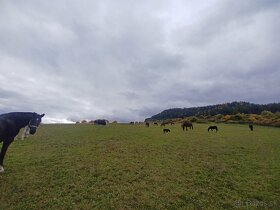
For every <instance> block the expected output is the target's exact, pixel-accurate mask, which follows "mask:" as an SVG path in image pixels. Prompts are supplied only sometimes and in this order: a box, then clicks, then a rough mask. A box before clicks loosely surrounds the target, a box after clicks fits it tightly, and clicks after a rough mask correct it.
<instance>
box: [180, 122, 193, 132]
mask: <svg viewBox="0 0 280 210" xmlns="http://www.w3.org/2000/svg"><path fill="white" fill-rule="evenodd" d="M181 126H182V128H183V131H184V130H185V128H186V131H187V130H188V127H189V128H190V129H191V130H193V124H192V123H191V122H188V121H185V122H183V123H182V125H181Z"/></svg>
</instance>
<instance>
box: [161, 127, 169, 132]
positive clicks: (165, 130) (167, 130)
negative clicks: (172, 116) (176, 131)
mask: <svg viewBox="0 0 280 210" xmlns="http://www.w3.org/2000/svg"><path fill="white" fill-rule="evenodd" d="M162 131H163V133H168V132H170V129H168V128H164V129H163V130H162Z"/></svg>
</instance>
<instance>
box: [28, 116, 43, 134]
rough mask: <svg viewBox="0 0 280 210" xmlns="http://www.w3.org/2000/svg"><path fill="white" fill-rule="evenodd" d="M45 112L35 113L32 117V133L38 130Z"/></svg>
mask: <svg viewBox="0 0 280 210" xmlns="http://www.w3.org/2000/svg"><path fill="white" fill-rule="evenodd" d="M44 116H45V114H41V115H40V114H37V113H33V116H32V118H31V119H30V121H29V123H28V127H29V129H30V131H29V133H30V134H31V135H33V134H35V133H36V130H37V128H38V126H39V125H40V123H41V121H42V117H44Z"/></svg>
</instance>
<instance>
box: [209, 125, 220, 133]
mask: <svg viewBox="0 0 280 210" xmlns="http://www.w3.org/2000/svg"><path fill="white" fill-rule="evenodd" d="M209 130H211V131H213V130H216V132H217V131H218V127H217V126H215V125H214V126H209V127H208V132H209Z"/></svg>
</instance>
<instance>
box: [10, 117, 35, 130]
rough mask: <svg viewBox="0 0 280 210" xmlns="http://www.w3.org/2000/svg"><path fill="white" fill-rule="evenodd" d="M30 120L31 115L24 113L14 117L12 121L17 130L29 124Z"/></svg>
mask: <svg viewBox="0 0 280 210" xmlns="http://www.w3.org/2000/svg"><path fill="white" fill-rule="evenodd" d="M31 118H32V114H31V113H24V114H21V115H16V116H14V117H13V120H14V121H15V123H16V125H17V126H18V127H19V128H23V127H25V126H27V125H28V124H29V121H30V120H31Z"/></svg>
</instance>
